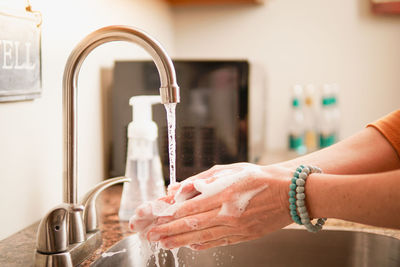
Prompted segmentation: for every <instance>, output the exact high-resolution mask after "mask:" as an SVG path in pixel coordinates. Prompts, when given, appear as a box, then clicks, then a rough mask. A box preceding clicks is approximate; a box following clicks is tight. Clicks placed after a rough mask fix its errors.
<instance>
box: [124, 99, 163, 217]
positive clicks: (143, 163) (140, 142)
mask: <svg viewBox="0 0 400 267" xmlns="http://www.w3.org/2000/svg"><path fill="white" fill-rule="evenodd" d="M158 103H161V98H160V96H134V97H131V99H130V100H129V104H130V105H131V106H132V112H133V114H132V117H133V121H132V122H130V123H129V125H128V150H127V159H126V169H125V176H126V177H129V178H131V180H132V181H131V182H130V183H125V184H124V187H123V191H122V196H121V204H120V208H119V213H118V215H119V218H120V220H122V221H127V220H129V219H130V218H131V217H132V216H133V215H134V213H135V209H136V208H137V207H138V206H139V205H140V204H141V203H143V202H144V201H151V200H155V199H158V198H160V197H162V196H165V184H164V178H163V175H162V167H161V160H160V156H159V152H158V145H157V136H158V130H157V124H156V123H155V122H154V121H153V120H152V110H151V107H152V105H153V104H158Z"/></svg>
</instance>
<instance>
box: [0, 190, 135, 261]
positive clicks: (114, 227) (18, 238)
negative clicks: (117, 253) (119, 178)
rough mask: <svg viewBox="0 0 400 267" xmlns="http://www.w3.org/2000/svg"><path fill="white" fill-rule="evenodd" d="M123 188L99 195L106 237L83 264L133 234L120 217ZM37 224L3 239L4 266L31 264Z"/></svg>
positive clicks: (0, 257) (0, 243)
mask: <svg viewBox="0 0 400 267" xmlns="http://www.w3.org/2000/svg"><path fill="white" fill-rule="evenodd" d="M121 191H122V186H121V185H115V186H112V187H110V188H108V189H107V190H106V191H104V192H103V193H102V194H100V196H99V198H98V200H97V207H98V208H97V210H98V211H99V212H100V213H99V214H100V229H101V232H102V236H103V244H102V245H101V247H100V248H98V249H97V250H96V251H95V252H94V253H93V254H92V255H91V256H90V257H89V258H88V259H86V260H85V261H84V262H82V263H81V265H80V266H90V264H91V263H93V262H94V261H95V260H96V259H98V258H99V257H101V254H102V253H103V252H105V251H106V250H107V249H108V248H110V247H111V246H112V245H113V244H115V243H116V242H118V241H120V240H121V239H123V238H124V237H126V236H128V235H131V234H132V233H131V232H129V230H128V223H127V222H120V221H119V220H118V208H119V202H120V196H121ZM38 225H39V223H35V224H33V225H31V226H29V227H27V228H25V229H23V230H22V231H20V232H18V233H16V234H14V235H12V236H10V237H8V238H6V239H4V240H2V241H0V266H1V267H14V266H23V267H28V266H32V264H33V257H34V251H35V245H36V232H37V227H38Z"/></svg>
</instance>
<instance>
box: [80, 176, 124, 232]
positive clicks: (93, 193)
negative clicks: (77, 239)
mask: <svg viewBox="0 0 400 267" xmlns="http://www.w3.org/2000/svg"><path fill="white" fill-rule="evenodd" d="M130 181H131V179H130V178H127V177H124V176H120V177H116V178H111V179H107V180H105V181H103V182H101V183H99V184H97V185H96V186H95V187H94V188H92V189H91V190H90V191H89V192H88V193H86V195H85V196H84V197H83V198H82V200H81V201H80V203H81V205H83V207H84V209H83V220H84V224H85V227H86V232H87V233H89V232H94V231H96V230H97V229H98V227H99V225H98V219H97V214H96V199H97V196H98V195H99V194H100V193H101V192H102V191H103V190H104V189H106V188H108V187H110V186H112V185H115V184H118V183H124V182H130Z"/></svg>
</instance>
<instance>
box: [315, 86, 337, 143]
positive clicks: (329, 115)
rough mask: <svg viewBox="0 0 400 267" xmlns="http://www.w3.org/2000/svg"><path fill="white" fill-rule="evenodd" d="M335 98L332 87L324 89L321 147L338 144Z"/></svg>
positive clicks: (320, 127) (320, 132)
mask: <svg viewBox="0 0 400 267" xmlns="http://www.w3.org/2000/svg"><path fill="white" fill-rule="evenodd" d="M334 102H335V100H334V97H333V91H332V86H331V85H330V84H324V85H323V87H322V99H321V104H322V107H321V112H320V119H319V147H320V148H325V147H328V146H330V145H333V144H334V143H335V142H336V139H337V138H336V122H335V117H334Z"/></svg>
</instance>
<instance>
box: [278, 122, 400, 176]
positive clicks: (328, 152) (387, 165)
mask: <svg viewBox="0 0 400 267" xmlns="http://www.w3.org/2000/svg"><path fill="white" fill-rule="evenodd" d="M300 164H310V165H315V166H318V167H320V168H321V169H322V170H323V171H324V173H331V174H363V173H375V172H382V171H390V170H394V169H398V168H400V159H399V157H398V155H397V154H396V151H395V150H394V148H393V147H392V146H391V145H390V143H389V142H388V141H387V140H386V138H385V137H384V136H382V135H381V134H380V133H379V132H378V131H377V130H376V129H374V128H372V127H368V128H365V129H363V130H362V131H361V132H359V133H357V134H355V135H353V136H351V137H349V138H347V139H345V140H343V141H341V142H339V143H337V144H335V145H333V146H330V147H328V148H325V149H322V150H319V151H316V152H314V153H310V154H308V155H305V156H302V157H298V158H296V159H294V160H290V161H286V162H282V163H279V164H278V165H281V166H284V167H288V168H290V169H293V170H294V169H296V167H297V166H299V165H300Z"/></svg>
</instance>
